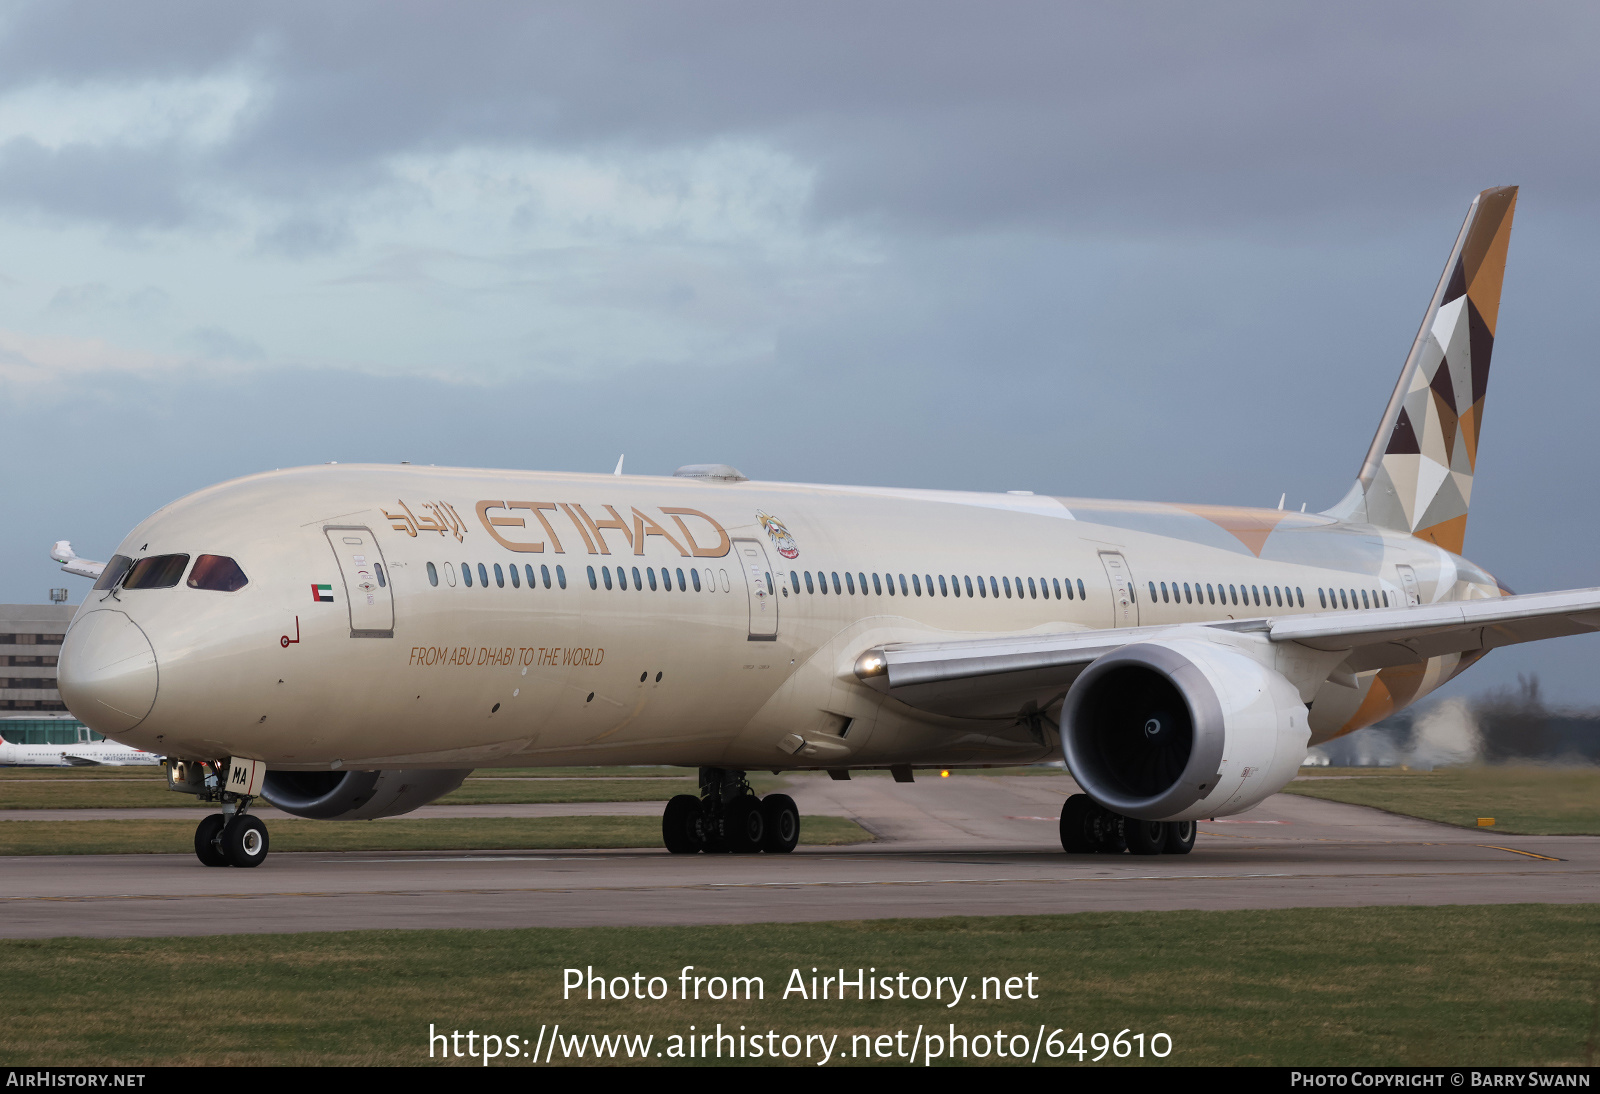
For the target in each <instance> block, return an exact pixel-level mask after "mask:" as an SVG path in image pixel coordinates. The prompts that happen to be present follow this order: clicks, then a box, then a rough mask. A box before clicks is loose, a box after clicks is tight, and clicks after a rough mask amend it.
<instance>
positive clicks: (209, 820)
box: [164, 759, 270, 867]
mask: <svg viewBox="0 0 1600 1094" xmlns="http://www.w3.org/2000/svg"><path fill="white" fill-rule="evenodd" d="M164 766H165V767H166V771H167V789H169V790H176V791H178V792H179V793H183V794H193V795H194V796H195V797H197V798H199V799H200V800H201V801H203V802H217V803H219V804H220V805H221V806H222V809H223V812H221V813H212V814H211V815H210V816H208V817H205V818H203V819H202V820H201V821H200V823H199V824H198V825H197V826H196V827H195V830H194V855H195V858H197V859H199V860H200V862H201V864H202V865H204V866H242V867H249V866H260V865H261V863H262V862H263V861H265V860H266V857H267V848H268V845H269V843H270V841H269V840H268V837H267V826H266V825H265V824H264V823H262V820H261V818H260V817H252V816H250V815H249V814H248V813H247V812H246V810H248V809H249V808H250V803H251V801H253V800H254V791H255V790H257V789H259V787H260V783H261V779H262V778H263V777H264V776H265V774H266V765H265V764H263V763H260V762H259V761H256V760H244V761H239V760H235V761H232V762H231V763H230V762H229V761H217V762H213V761H209V760H202V761H185V760H174V759H168V760H166V761H165V765H164ZM229 786H237V787H239V788H240V789H239V790H230V789H226V788H225V787H229ZM244 791H248V792H244Z"/></svg>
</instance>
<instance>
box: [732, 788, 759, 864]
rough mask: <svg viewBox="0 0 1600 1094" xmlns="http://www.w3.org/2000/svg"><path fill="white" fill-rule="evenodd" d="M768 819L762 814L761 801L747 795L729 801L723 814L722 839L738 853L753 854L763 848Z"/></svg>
mask: <svg viewBox="0 0 1600 1094" xmlns="http://www.w3.org/2000/svg"><path fill="white" fill-rule="evenodd" d="M766 833H767V821H766V818H765V817H764V816H762V814H761V801H760V799H758V798H756V797H754V796H753V795H748V794H747V795H745V796H744V797H741V798H735V799H733V801H731V802H729V803H728V805H727V807H726V808H725V809H724V810H723V815H722V840H723V842H724V843H725V844H726V845H727V848H728V850H729V851H732V852H733V853H734V854H736V855H753V854H755V853H756V852H758V851H760V850H761V839H762V837H763V836H765V835H766Z"/></svg>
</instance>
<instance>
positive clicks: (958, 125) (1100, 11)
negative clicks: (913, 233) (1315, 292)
mask: <svg viewBox="0 0 1600 1094" xmlns="http://www.w3.org/2000/svg"><path fill="white" fill-rule="evenodd" d="M1597 30H1600V10H1597V9H1594V8H1593V7H1592V6H1585V5H1539V6H1523V7H1517V8H1508V7H1506V6H1505V5H1503V4H1489V3H1482V4H1437V5H1431V4H1430V5H1394V4H1368V5H1339V6H1337V7H1331V6H1330V7H1318V6H1295V7H1289V6H1284V5H1277V4H1234V5H1204V6H1201V5H1177V4H1142V5H1136V4H1125V5H1116V6H1114V7H1112V6H1106V5H1087V4H1085V5H1063V4H1057V3H1049V4H1032V3H1012V4H1003V5H975V4H933V3H915V4H912V3H883V4H873V5H863V4H828V3H808V4H805V5H790V6H787V7H783V8H776V7H773V6H765V5H748V4H701V3H685V4H673V5H634V4H616V5H605V4H593V3H584V4H575V5H549V4H546V5H538V6H533V7H530V6H526V5H518V4H499V5H496V4H471V5H439V4H427V5H422V4H411V5H397V4H339V5H325V4H278V5H273V6H271V7H270V8H267V9H248V8H244V7H242V6H234V5H215V4H199V3H195V4H141V5H137V6H134V5H126V4H119V3H115V2H107V3H63V2H59V0H52V2H50V3H38V4H30V5H24V6H22V7H21V8H19V9H17V10H15V11H14V12H13V13H12V18H11V20H10V22H9V27H8V29H7V31H6V33H5V37H4V40H3V41H0V74H3V75H0V84H3V85H6V86H11V87H17V86H25V85H27V84H28V83H30V82H35V81H39V80H45V79H50V80H60V81H63V82H68V83H70V82H74V81H88V80H107V79H110V80H119V79H120V80H136V79H149V78H170V77H174V76H184V75H187V76H202V75H206V74H210V73H216V72H219V71H224V70H229V69H239V70H245V71H250V72H253V73H256V74H258V75H259V77H260V78H261V79H262V80H263V82H264V84H265V86H266V87H267V88H268V89H269V90H270V94H269V97H268V98H267V99H266V100H265V101H264V102H263V103H262V104H260V107H259V109H257V110H255V111H253V112H252V113H250V115H249V116H248V117H247V118H246V119H245V121H244V123H243V124H242V126H241V127H240V129H239V130H238V131H237V133H236V135H235V138H234V139H233V140H232V141H230V142H227V143H226V144H224V145H222V146H220V147H217V148H215V149H213V150H212V151H211V153H210V155H209V157H208V160H207V162H206V164H205V171H206V172H209V173H211V174H212V175H213V176H214V177H216V178H217V179H220V180H225V181H227V182H228V183H229V184H230V185H234V186H240V187H244V188H246V189H248V190H254V191H259V192H262V193H265V194H271V195H273V196H276V197H279V198H292V197H294V196H295V195H308V194H314V193H317V192H319V191H325V190H326V188H327V187H328V186H330V185H333V186H340V187H357V188H359V187H360V186H361V185H363V184H364V183H367V182H370V181H373V180H375V179H377V178H380V177H382V170H381V165H382V161H383V160H384V159H385V158H386V157H389V156H393V155H395V154H397V153H406V152H419V151H422V152H427V151H445V150H449V149H452V148H457V147H460V146H463V145H470V144H489V145H502V146H503V145H513V146H515V145H529V146H535V147H540V148H557V149H594V148H602V147H610V148H618V147H622V148H641V149H648V148H660V147H670V146H674V145H679V144H695V143H700V142H706V141H710V140H715V139H719V138H727V137H734V138H746V139H754V140H760V141H765V142H769V143H771V144H773V145H775V146H777V147H780V148H783V149H786V150H788V151H790V152H792V153H793V154H795V155H796V156H797V157H798V158H799V159H800V160H801V161H802V162H803V163H806V164H808V165H812V166H814V167H816V168H817V169H818V171H819V176H818V190H817V203H816V211H817V213H818V214H819V215H821V216H824V217H850V218H865V219H868V220H871V221H875V222H879V223H883V224H888V225H898V226H900V227H901V228H903V229H906V230H932V231H972V230H984V229H988V228H992V227H994V226H996V225H1009V226H1024V227H1026V226H1035V227H1037V226H1040V225H1058V226H1061V227H1066V228H1071V229H1075V230H1085V229H1089V230H1093V229H1097V228H1111V229H1117V228H1126V227H1127V226H1128V225H1130V224H1133V223H1143V224H1150V223H1152V222H1154V223H1156V224H1166V225H1173V226H1186V227H1192V226H1199V227H1205V226H1207V225H1212V224H1216V223H1218V222H1233V223H1238V222H1239V221H1241V220H1246V221H1247V220H1249V219H1252V218H1263V219H1265V220H1267V221H1275V220H1278V219H1279V218H1280V217H1282V216H1284V215H1287V214H1289V213H1295V214H1303V213H1304V212H1305V211H1306V210H1307V209H1309V208H1322V209H1326V210H1328V211H1330V212H1331V213H1333V214H1335V215H1341V214H1346V213H1350V212H1352V211H1360V210H1366V209H1370V208H1373V207H1382V208H1384V209H1387V210H1390V211H1391V214H1392V212H1393V211H1394V210H1395V209H1397V208H1399V207H1403V206H1412V207H1415V205H1416V204H1417V203H1424V204H1425V203H1426V202H1427V201H1428V200H1429V198H1430V197H1431V195H1432V194H1434V193H1436V192H1438V191H1441V190H1442V191H1444V192H1447V193H1449V194H1451V195H1452V200H1453V199H1454V197H1455V196H1461V195H1465V194H1468V193H1471V192H1473V191H1475V190H1477V189H1479V188H1480V187H1482V186H1485V185H1491V184H1495V183H1503V182H1522V183H1525V184H1531V183H1535V182H1536V183H1537V184H1538V185H1539V186H1541V187H1542V190H1543V193H1544V194H1545V195H1546V200H1549V201H1562V200H1567V199H1578V198H1581V197H1582V195H1584V194H1586V193H1587V190H1588V187H1589V185H1590V182H1591V180H1592V178H1593V177H1594V175H1595V174H1596V167H1597V155H1600V153H1597V151H1596V150H1597V149H1600V141H1597V139H1596V138H1597V137H1600V132H1597V128H1600V127H1597V119H1596V104H1597V103H1600V66H1595V65H1594V64H1593V63H1592V43H1593V42H1594V41H1595V40H1596V31H1597ZM60 167H61V170H62V171H64V172H65V171H68V170H70V171H72V172H75V173H76V174H78V175H81V176H95V175H106V174H109V173H111V172H114V171H118V170H120V167H119V166H118V165H116V164H111V163H95V162H81V163H77V164H71V165H68V164H65V163H63V164H61V165H60ZM13 170H17V171H19V172H20V171H23V170H24V169H23V167H22V166H20V165H19V166H18V167H16V168H13V167H12V166H11V165H10V164H9V163H7V164H0V172H4V173H6V174H10V173H11V172H12V171H13ZM167 185H168V187H169V193H168V196H167V198H166V199H165V200H164V201H163V200H160V199H158V198H157V197H156V196H155V192H154V191H153V190H151V189H150V188H151V187H154V188H155V189H156V190H159V188H160V186H161V180H160V179H153V180H149V181H147V182H146V183H144V184H143V187H142V188H138V189H135V190H134V191H133V192H132V193H131V194H130V196H129V200H128V201H127V203H126V214H125V215H126V217H127V218H128V219H130V220H134V221H146V220H151V219H155V220H161V219H166V218H170V216H171V210H172V208H173V207H174V206H177V205H182V204H184V203H185V201H186V198H185V196H184V194H183V191H182V187H181V182H180V180H176V179H173V180H168V181H167ZM16 188H21V189H23V190H25V191H27V192H28V193H30V194H38V193H40V188H39V187H38V186H36V185H35V186H32V187H31V188H30V187H29V186H27V185H25V184H24V183H11V184H9V186H8V189H16ZM97 192H98V189H97V186H96V185H95V184H94V183H91V182H84V181H80V182H78V183H77V184H75V185H66V186H64V188H63V191H62V193H63V198H62V202H61V211H62V212H65V213H69V214H73V213H79V212H82V213H83V214H84V215H93V214H94V213H95V212H96V211H101V212H103V210H101V207H100V205H98V204H96V203H95V202H93V201H91V200H88V198H87V197H86V196H85V195H86V194H87V195H90V196H92V195H94V194H96V193H97ZM44 193H45V194H46V196H47V195H48V191H44Z"/></svg>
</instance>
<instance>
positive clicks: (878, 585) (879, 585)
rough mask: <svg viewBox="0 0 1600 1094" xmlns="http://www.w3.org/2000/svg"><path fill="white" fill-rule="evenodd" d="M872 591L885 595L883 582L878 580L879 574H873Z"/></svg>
mask: <svg viewBox="0 0 1600 1094" xmlns="http://www.w3.org/2000/svg"><path fill="white" fill-rule="evenodd" d="M862 588H863V589H864V588H866V586H865V585H863V586H862ZM872 591H873V592H875V593H877V594H878V595H879V596H882V595H883V582H881V581H879V580H878V575H877V574H873V575H872Z"/></svg>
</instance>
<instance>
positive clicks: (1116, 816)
mask: <svg viewBox="0 0 1600 1094" xmlns="http://www.w3.org/2000/svg"><path fill="white" fill-rule="evenodd" d="M1090 805H1092V806H1093V811H1092V812H1091V813H1090V814H1089V831H1090V832H1091V833H1093V838H1094V849H1095V850H1096V851H1097V852H1099V853H1100V854H1102V855H1120V854H1122V852H1124V851H1126V850H1127V849H1128V837H1127V835H1126V834H1125V832H1124V831H1123V827H1124V825H1125V824H1126V823H1127V821H1128V818H1127V817H1124V816H1123V815H1122V814H1121V813H1113V812H1112V811H1111V810H1109V809H1107V808H1105V807H1104V806H1102V805H1098V804H1095V803H1094V802H1090Z"/></svg>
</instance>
